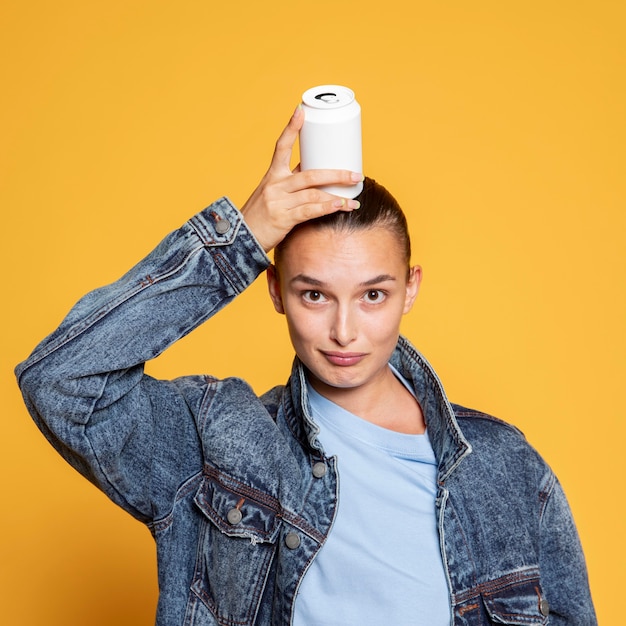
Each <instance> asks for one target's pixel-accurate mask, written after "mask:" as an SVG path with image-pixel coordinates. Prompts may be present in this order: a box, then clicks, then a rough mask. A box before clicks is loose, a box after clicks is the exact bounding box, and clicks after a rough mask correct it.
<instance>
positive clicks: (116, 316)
mask: <svg viewBox="0 0 626 626" xmlns="http://www.w3.org/2000/svg"><path fill="white" fill-rule="evenodd" d="M268 263H269V261H268V258H267V256H266V255H265V253H264V252H263V250H262V249H261V248H260V246H259V245H258V243H257V242H256V240H255V239H254V237H253V236H252V234H251V233H250V232H249V231H248V230H247V228H246V226H245V224H244V223H243V219H242V216H241V214H240V213H239V212H238V211H237V210H236V209H235V208H234V206H233V205H232V204H231V203H230V202H229V201H228V200H227V199H226V198H222V199H220V200H218V201H217V202H215V203H214V204H212V205H211V206H209V207H208V208H206V209H205V210H204V211H202V212H201V213H199V214H198V215H196V216H194V217H193V218H192V219H190V220H189V221H188V222H187V223H185V224H184V225H183V226H182V227H181V228H180V229H178V230H176V231H174V232H173V233H171V234H170V235H168V236H167V237H166V238H165V239H164V240H163V241H162V242H161V243H160V244H159V245H158V246H157V248H156V249H155V250H154V251H153V252H152V253H150V254H149V255H148V256H147V257H146V258H145V259H143V260H142V261H140V262H139V263H138V264H137V265H136V266H135V267H133V268H132V269H131V270H130V271H129V272H127V273H126V274H125V275H124V276H123V277H122V278H120V279H119V280H118V281H117V282H115V283H113V284H111V285H109V286H106V287H102V288H100V289H97V290H95V291H93V292H91V293H89V294H87V295H86V296H84V297H83V298H82V299H81V300H79V302H78V303H77V304H76V305H75V306H74V307H73V308H72V310H71V311H70V313H69V314H68V315H67V317H66V318H65V319H64V320H63V322H62V323H61V325H60V326H59V328H57V330H56V331H54V332H53V333H52V334H51V335H50V336H48V337H47V338H46V339H44V341H42V342H41V343H40V344H39V346H37V348H36V349H35V350H34V351H33V353H32V354H31V355H30V357H29V358H28V359H27V360H26V361H24V362H23V363H21V364H20V365H18V366H17V368H16V375H17V378H18V383H19V385H20V387H21V390H22V393H23V396H24V400H25V403H26V406H27V408H28V410H29V412H30V414H31V415H32V417H33V419H34V420H35V422H36V423H37V425H38V426H39V428H40V429H41V431H42V432H43V433H44V435H45V436H46V437H47V438H48V440H49V441H50V442H51V443H52V445H53V446H54V447H55V448H56V449H57V450H58V451H59V452H60V453H61V454H62V455H63V456H64V457H65V459H66V460H67V461H68V462H69V463H71V464H72V465H73V466H74V467H75V468H76V469H77V470H78V471H80V472H81V473H82V474H84V475H85V476H86V477H87V478H88V479H89V480H91V481H92V482H93V483H95V484H96V485H97V486H98V487H99V488H100V489H102V490H103V491H104V492H105V493H106V494H107V495H108V496H109V497H110V498H111V499H112V500H114V501H115V502H117V503H118V504H119V505H121V506H122V507H123V508H125V509H126V510H127V511H129V512H130V513H131V514H132V515H134V516H135V517H137V518H138V519H140V520H142V521H144V522H146V523H149V522H150V521H151V520H152V519H154V518H156V517H157V516H159V515H160V514H162V512H163V511H162V510H159V509H164V508H166V507H167V505H166V502H167V501H168V498H169V499H171V498H172V497H173V493H174V490H175V489H176V488H177V487H178V486H179V485H180V482H181V481H184V480H185V479H186V478H188V477H190V476H191V475H192V474H193V473H195V472H197V471H198V470H199V469H200V468H201V467H202V458H201V449H200V445H199V440H198V435H197V430H196V425H195V420H194V414H195V410H194V408H195V406H196V404H199V403H200V402H201V397H200V396H201V393H200V391H194V389H197V390H200V389H203V388H204V387H205V386H206V385H205V384H204V379H201V378H200V377H198V378H187V379H179V380H177V381H170V382H168V381H156V380H154V379H152V378H150V377H149V376H147V375H146V374H144V367H143V366H144V362H145V361H147V360H149V359H151V358H154V357H156V356H157V355H159V354H160V353H161V352H163V351H164V350H165V349H166V348H167V347H168V346H170V345H171V344H172V343H174V342H175V341H176V340H178V339H180V338H181V337H183V336H185V335H186V334H188V333H189V332H190V331H191V330H193V329H194V328H196V327H197V326H198V325H200V324H201V323H202V322H204V321H205V320H207V319H208V318H209V317H211V316H212V315H213V314H215V313H216V312H217V311H218V310H220V309H221V308H222V307H223V306H224V305H226V304H227V303H228V302H230V301H231V300H232V299H233V298H234V297H235V296H236V295H238V294H239V293H240V292H242V291H243V290H244V289H245V288H246V287H247V286H248V285H249V284H250V283H252V282H253V281H254V279H255V278H256V277H257V276H258V274H259V273H261V272H262V271H263V270H264V269H265V268H266V267H267V265H268Z"/></svg>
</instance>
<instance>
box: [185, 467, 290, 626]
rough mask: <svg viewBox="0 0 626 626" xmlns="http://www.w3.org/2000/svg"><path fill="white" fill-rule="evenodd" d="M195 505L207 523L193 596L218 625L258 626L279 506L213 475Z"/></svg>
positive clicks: (208, 477)
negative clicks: (255, 623) (254, 624)
mask: <svg viewBox="0 0 626 626" xmlns="http://www.w3.org/2000/svg"><path fill="white" fill-rule="evenodd" d="M195 503H196V505H197V507H198V508H199V509H200V511H201V512H202V514H203V516H204V518H205V520H204V521H203V522H202V524H201V528H200V536H199V540H198V552H197V557H196V567H195V572H194V579H193V583H192V592H193V593H194V594H195V595H196V596H197V598H199V599H200V600H201V601H202V603H203V604H204V605H205V606H206V608H207V609H208V610H209V611H210V612H211V614H212V615H213V616H214V617H215V619H216V620H217V623H218V624H223V625H229V626H234V625H236V626H246V625H249V624H253V623H254V620H255V617H256V614H257V612H258V609H259V604H260V602H261V599H262V597H263V591H264V589H265V585H266V581H267V578H268V575H269V572H270V566H271V564H272V561H273V559H274V553H275V549H276V539H277V537H278V535H279V532H280V516H279V511H280V506H279V504H278V501H277V500H276V499H275V498H272V497H271V496H268V495H267V494H264V493H262V492H259V491H257V490H254V489H252V488H251V487H249V486H247V485H244V484H242V483H240V482H238V481H236V480H235V479H232V478H230V477H228V476H225V475H223V474H219V473H218V472H216V471H215V470H212V471H211V473H210V474H207V475H205V478H204V479H203V482H202V484H201V486H200V488H199V489H198V491H197V493H196V496H195Z"/></svg>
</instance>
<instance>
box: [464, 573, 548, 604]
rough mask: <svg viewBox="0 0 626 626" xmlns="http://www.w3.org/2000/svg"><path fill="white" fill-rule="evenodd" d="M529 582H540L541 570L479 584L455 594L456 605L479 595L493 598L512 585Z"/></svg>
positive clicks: (507, 575)
mask: <svg viewBox="0 0 626 626" xmlns="http://www.w3.org/2000/svg"><path fill="white" fill-rule="evenodd" d="M529 581H539V570H538V569H537V568H536V567H531V568H528V569H524V570H519V571H516V572H511V573H509V574H505V575H504V576H500V577H499V578H496V579H495V580H490V581H487V582H484V583H479V584H477V585H475V586H474V587H472V588H470V589H466V590H465V591H462V592H460V593H458V594H455V595H454V601H455V603H456V604H462V603H463V602H467V601H468V600H471V599H472V598H475V597H478V596H479V595H485V596H491V595H494V594H495V593H497V592H499V591H502V590H503V589H506V588H507V587H510V586H512V585H516V584H519V583H524V582H529Z"/></svg>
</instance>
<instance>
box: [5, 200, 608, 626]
mask: <svg viewBox="0 0 626 626" xmlns="http://www.w3.org/2000/svg"><path fill="white" fill-rule="evenodd" d="M268 262H269V261H268V259H267V257H266V255H265V254H264V252H263V251H262V250H261V248H260V247H259V245H258V244H257V242H256V241H255V239H254V238H253V236H252V235H251V234H250V232H249V231H248V230H247V228H246V227H245V225H244V224H243V222H242V217H241V215H240V214H239V212H238V211H237V210H236V209H235V208H234V207H233V206H232V205H231V204H230V202H229V201H228V200H227V199H225V198H222V199H221V200H219V201H217V202H216V203H214V204H213V205H211V206H210V207H208V208H207V209H205V210H204V211H203V212H202V213H200V214H198V215H196V216H195V217H193V218H192V219H191V220H190V221H189V222H187V223H186V224H185V225H184V226H183V227H182V228H180V229H179V230H178V231H175V232H174V233H172V234H170V235H169V236H168V237H167V238H166V239H165V240H164V241H163V242H162V243H161V244H160V245H159V246H158V247H157V248H156V249H155V250H154V251H153V252H152V253H151V254H150V255H149V256H148V257H147V258H145V259H144V260H143V261H141V262H140V263H139V264H138V265H136V266H135V267H134V268H133V269H131V270H130V271H129V272H128V273H127V274H126V275H125V276H123V277H122V278H121V279H120V280H119V281H117V282H116V283H114V284H112V285H110V286H107V287H103V288H101V289H98V290H96V291H94V292H92V293H90V294H88V295H86V296H85V297H84V298H82V299H81V300H80V301H79V302H78V304H77V305H76V306H75V307H74V308H73V309H72V311H71V312H70V313H69V315H68V316H67V317H66V318H65V320H64V321H63V322H62V324H61V325H60V327H59V328H58V329H57V330H56V331H55V332H54V333H53V334H51V335H50V336H49V337H48V338H46V339H45V340H44V341H43V342H42V343H41V344H40V345H39V346H38V347H37V348H36V350H35V351H34V352H33V353H32V355H31V356H30V357H29V359H28V360H27V361H25V362H24V363H22V364H20V365H19V366H18V368H17V370H16V373H17V376H18V380H19V383H20V386H21V388H22V392H23V394H24V399H25V402H26V405H27V407H28V409H29V411H30V413H31V414H32V416H33V418H34V420H35V421H36V423H37V425H38V426H39V428H40V429H41V430H42V432H43V433H44V435H45V436H46V437H47V438H48V440H49V441H50V442H51V443H52V445H53V446H55V447H56V449H57V450H58V451H59V452H60V453H61V454H62V455H63V456H64V457H65V458H66V459H67V460H68V461H69V463H71V464H72V465H73V466H74V467H75V468H76V469H77V470H78V471H80V472H81V473H82V474H84V475H85V476H86V477H87V478H88V479H89V480H91V481H92V482H93V483H94V484H95V485H97V486H98V487H99V488H100V489H102V490H103V491H104V492H105V493H106V494H107V495H108V496H109V497H110V498H111V499H112V500H113V501H114V502H116V503H117V504H119V505H120V506H122V507H123V508H124V509H125V510H127V511H128V512H129V513H131V514H132V515H134V516H135V517H136V518H137V519H139V520H140V521H142V522H143V523H145V524H146V525H147V526H148V527H149V528H150V530H151V532H152V534H153V536H154V538H155V541H156V545H157V552H158V567H159V585H160V598H159V605H158V613H157V624H158V625H160V626H175V625H177V624H179V625H183V624H184V625H186V626H213V625H217V624H220V625H224V626H226V625H227V626H246V625H252V624H255V625H261V624H263V625H272V626H279V625H281V626H282V625H287V624H289V623H290V621H291V616H292V611H293V604H294V598H295V596H296V594H297V590H298V586H299V584H300V581H301V580H302V577H303V576H304V574H305V572H306V569H307V567H308V565H309V564H310V562H311V561H312V559H314V558H315V555H316V553H317V551H318V550H319V549H320V547H321V545H322V544H323V543H324V540H325V538H326V537H327V535H328V533H329V532H330V531H331V527H332V522H333V516H334V513H335V508H336V504H337V480H338V478H337V472H336V465H335V461H334V459H333V458H326V457H325V456H324V452H323V450H322V449H321V447H320V445H319V444H318V442H317V440H316V427H315V426H314V424H313V421H312V419H311V415H310V409H309V403H308V398H307V392H306V384H305V378H304V376H305V373H304V371H303V367H302V365H301V364H300V363H299V362H298V360H297V359H296V361H295V363H294V368H293V372H292V375H291V377H290V379H289V381H288V384H287V385H286V386H285V387H276V388H275V389H273V390H272V391H270V392H268V393H267V394H266V395H264V396H263V397H261V398H258V397H257V396H256V395H255V394H254V392H253V391H252V389H251V388H250V387H249V386H248V385H247V384H246V383H245V382H244V381H242V380H240V379H236V378H230V379H226V380H217V379H215V378H212V377H209V376H188V377H184V378H179V379H176V380H173V381H160V380H155V379H153V378H151V377H149V376H147V375H145V374H144V371H143V363H144V362H145V361H147V360H148V359H151V358H153V357H155V356H157V355H158V354H160V353H161V352H162V351H163V350H165V349H166V348H167V347H168V346H169V345H171V344H172V343H173V342H175V341H176V340H177V339H179V338H181V337H183V336H184V335H186V334H187V333H189V332H190V331H191V330H192V329H193V328H195V327H196V326H198V325H199V324H201V323H202V322H204V321H205V320H207V319H208V318H209V317H211V316H212V315H213V314H214V313H215V312H217V311H218V310H219V309H221V308H222V307H223V306H225V305H226V304H227V303H228V302H229V301H231V300H232V299H233V298H234V297H235V296H236V295H237V294H239V293H240V292H242V291H243V290H244V289H245V288H246V287H247V286H248V285H249V284H250V283H251V282H252V281H253V280H254V279H255V278H256V277H257V276H258V274H260V273H261V272H262V271H263V270H264V269H265V268H266V267H267V265H268ZM392 363H393V365H394V366H395V367H396V368H397V369H398V370H399V371H400V373H401V374H402V375H403V376H404V377H405V378H406V379H407V380H409V381H410V382H411V384H412V386H413V388H414V390H415V393H416V396H417V397H418V399H419V401H420V403H421V406H422V408H423V410H424V414H425V417H426V421H427V425H428V430H429V436H430V439H431V442H432V445H433V449H434V451H435V455H436V457H437V461H438V466H439V474H438V498H437V503H436V506H437V513H438V519H439V533H440V538H441V549H442V555H443V562H444V567H445V570H446V574H447V577H448V582H449V587H450V603H451V614H452V616H453V624H454V625H455V626H479V625H480V626H483V625H487V624H519V625H547V624H550V625H568V626H572V625H579V626H592V625H594V624H596V618H595V615H594V610H593V605H592V602H591V597H590V593H589V586H588V582H587V574H586V569H585V562H584V558H583V554H582V550H581V546H580V543H579V540H578V536H577V533H576V529H575V526H574V522H573V520H572V517H571V514H570V511H569V508H568V505H567V502H566V500H565V496H564V494H563V491H562V489H561V487H560V485H559V483H558V481H557V479H556V478H555V476H554V474H553V473H552V471H551V470H550V468H549V467H548V466H547V465H546V464H545V463H544V461H543V460H542V459H541V458H540V457H539V455H538V454H537V453H536V452H535V451H534V450H533V449H532V448H531V447H530V446H529V445H528V444H527V442H526V441H525V439H524V437H523V436H522V434H521V433H520V432H519V431H518V430H516V429H515V428H513V427H511V426H509V425H507V424H505V423H504V422H501V421H499V420H497V419H495V418H492V417H489V416H487V415H484V414H482V413H478V412H475V411H471V410H467V409H464V408H462V407H459V406H456V405H451V404H450V403H449V401H448V399H447V398H446V395H445V393H444V391H443V387H442V386H441V383H440V382H439V379H438V378H437V376H436V374H435V373H434V371H433V370H432V368H431V367H430V365H429V364H428V363H427V362H426V361H425V359H424V358H423V357H422V356H421V355H420V354H419V353H418V352H417V351H416V350H415V349H414V348H413V347H412V346H411V345H410V344H409V342H408V341H406V340H405V339H403V338H401V339H400V341H399V343H398V347H397V349H396V352H395V353H394V356H393V359H392ZM319 463H323V464H325V466H326V468H327V471H326V472H325V473H324V472H323V471H320V466H319ZM316 464H317V465H316ZM314 467H315V468H316V469H315V472H314V471H313V468H314ZM372 540H373V541H375V540H376V538H375V537H373V538H372ZM418 559H419V555H416V561H417V560H418ZM384 601H386V600H385V598H381V602H384ZM418 611H419V607H416V615H417V613H418Z"/></svg>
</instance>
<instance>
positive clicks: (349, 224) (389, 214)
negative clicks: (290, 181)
mask: <svg viewBox="0 0 626 626" xmlns="http://www.w3.org/2000/svg"><path fill="white" fill-rule="evenodd" d="M356 200H358V201H359V202H360V203H361V207H360V208H359V209H355V210H353V211H336V212H335V213H330V214H329V215H324V216H322V217H318V218H316V219H313V220H309V221H308V222H303V223H302V224H298V226H296V227H295V228H294V229H293V230H292V231H291V232H290V233H288V234H287V236H286V237H285V238H284V239H283V240H282V241H281V242H280V243H279V244H278V245H277V246H276V248H275V249H274V262H275V263H276V264H277V265H278V264H280V261H281V258H282V254H283V251H284V250H285V248H286V247H287V245H288V244H289V240H290V239H291V235H292V233H294V232H296V231H297V230H299V229H301V228H305V227H306V228H310V227H313V228H315V229H323V228H328V229H330V230H334V231H336V232H354V231H357V230H363V229H368V228H374V227H377V226H378V227H382V228H386V229H388V230H389V231H390V232H391V233H392V234H393V235H395V237H396V239H397V243H398V246H399V247H400V250H401V251H402V253H403V255H404V257H405V259H406V263H407V268H408V266H409V264H410V260H411V239H410V237H409V229H408V226H407V221H406V217H405V215H404V213H403V212H402V209H401V208H400V205H399V204H398V202H397V200H396V199H395V198H394V197H393V196H392V195H391V193H389V191H387V189H385V187H383V186H382V185H381V184H379V183H377V182H376V181H375V180H374V179H373V178H368V177H366V178H365V180H364V181H363V190H362V191H361V193H360V194H359V195H358V196H357V197H356Z"/></svg>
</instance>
